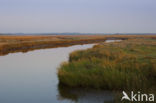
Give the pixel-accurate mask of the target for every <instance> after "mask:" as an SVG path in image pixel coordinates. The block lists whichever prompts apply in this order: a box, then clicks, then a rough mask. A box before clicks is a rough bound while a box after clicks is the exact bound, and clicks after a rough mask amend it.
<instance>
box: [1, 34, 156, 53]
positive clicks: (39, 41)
mask: <svg viewBox="0 0 156 103" xmlns="http://www.w3.org/2000/svg"><path fill="white" fill-rule="evenodd" d="M137 37H141V38H144V37H146V38H155V36H153V35H146V36H145V35H45V36H44V35H36V36H35V35H22V36H20V35H0V55H4V54H8V53H12V52H27V51H30V50H34V49H44V48H54V47H61V46H70V45H75V44H87V43H97V42H103V41H105V40H106V39H132V38H137Z"/></svg>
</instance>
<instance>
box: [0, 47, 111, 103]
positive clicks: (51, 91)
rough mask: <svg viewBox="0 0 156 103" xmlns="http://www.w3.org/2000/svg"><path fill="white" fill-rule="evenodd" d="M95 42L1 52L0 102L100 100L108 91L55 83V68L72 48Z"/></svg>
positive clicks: (86, 102)
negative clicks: (63, 85) (22, 51)
mask: <svg viewBox="0 0 156 103" xmlns="http://www.w3.org/2000/svg"><path fill="white" fill-rule="evenodd" d="M93 45H94V44H87V45H75V46H71V47H61V48H52V49H44V50H35V51H31V52H27V53H13V54H9V55H6V56H0V103H103V102H104V101H112V100H113V96H112V94H111V92H108V91H101V90H99V91H98V90H83V89H72V88H70V89H69V88H65V87H60V86H58V78H57V69H56V68H58V67H59V66H60V64H61V63H62V62H63V61H68V57H69V53H71V52H72V51H74V50H79V49H87V48H91V47H92V46H93Z"/></svg>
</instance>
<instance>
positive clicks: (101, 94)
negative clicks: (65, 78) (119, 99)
mask: <svg viewBox="0 0 156 103" xmlns="http://www.w3.org/2000/svg"><path fill="white" fill-rule="evenodd" d="M58 87H59V89H58V90H59V96H58V99H59V100H62V101H63V100H65V99H69V100H72V101H74V103H113V102H114V95H113V92H111V91H105V90H94V89H82V88H67V87H64V86H61V85H59V86H58Z"/></svg>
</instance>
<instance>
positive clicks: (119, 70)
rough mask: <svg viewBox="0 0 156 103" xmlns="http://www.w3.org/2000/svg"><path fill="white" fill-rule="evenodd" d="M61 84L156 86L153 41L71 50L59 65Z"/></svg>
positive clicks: (136, 87) (96, 86)
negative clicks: (66, 61) (67, 57)
mask: <svg viewBox="0 0 156 103" xmlns="http://www.w3.org/2000/svg"><path fill="white" fill-rule="evenodd" d="M58 77H59V81H60V84H62V85H65V86H69V87H85V88H102V89H114V90H122V89H148V88H153V87H156V41H155V40H152V39H149V40H144V39H134V40H125V41H122V42H119V43H103V44H100V45H96V46H94V47H93V48H91V49H88V50H80V51H75V52H73V53H71V54H70V58H69V62H68V63H64V64H62V65H61V67H60V68H59V72H58Z"/></svg>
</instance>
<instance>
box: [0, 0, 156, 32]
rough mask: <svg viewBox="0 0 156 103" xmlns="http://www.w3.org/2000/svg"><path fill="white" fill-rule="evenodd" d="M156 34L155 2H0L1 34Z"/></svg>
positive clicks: (60, 0) (86, 0)
mask: <svg viewBox="0 0 156 103" xmlns="http://www.w3.org/2000/svg"><path fill="white" fill-rule="evenodd" d="M55 32H57V33H64V32H79V33H156V0H0V33H55Z"/></svg>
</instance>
